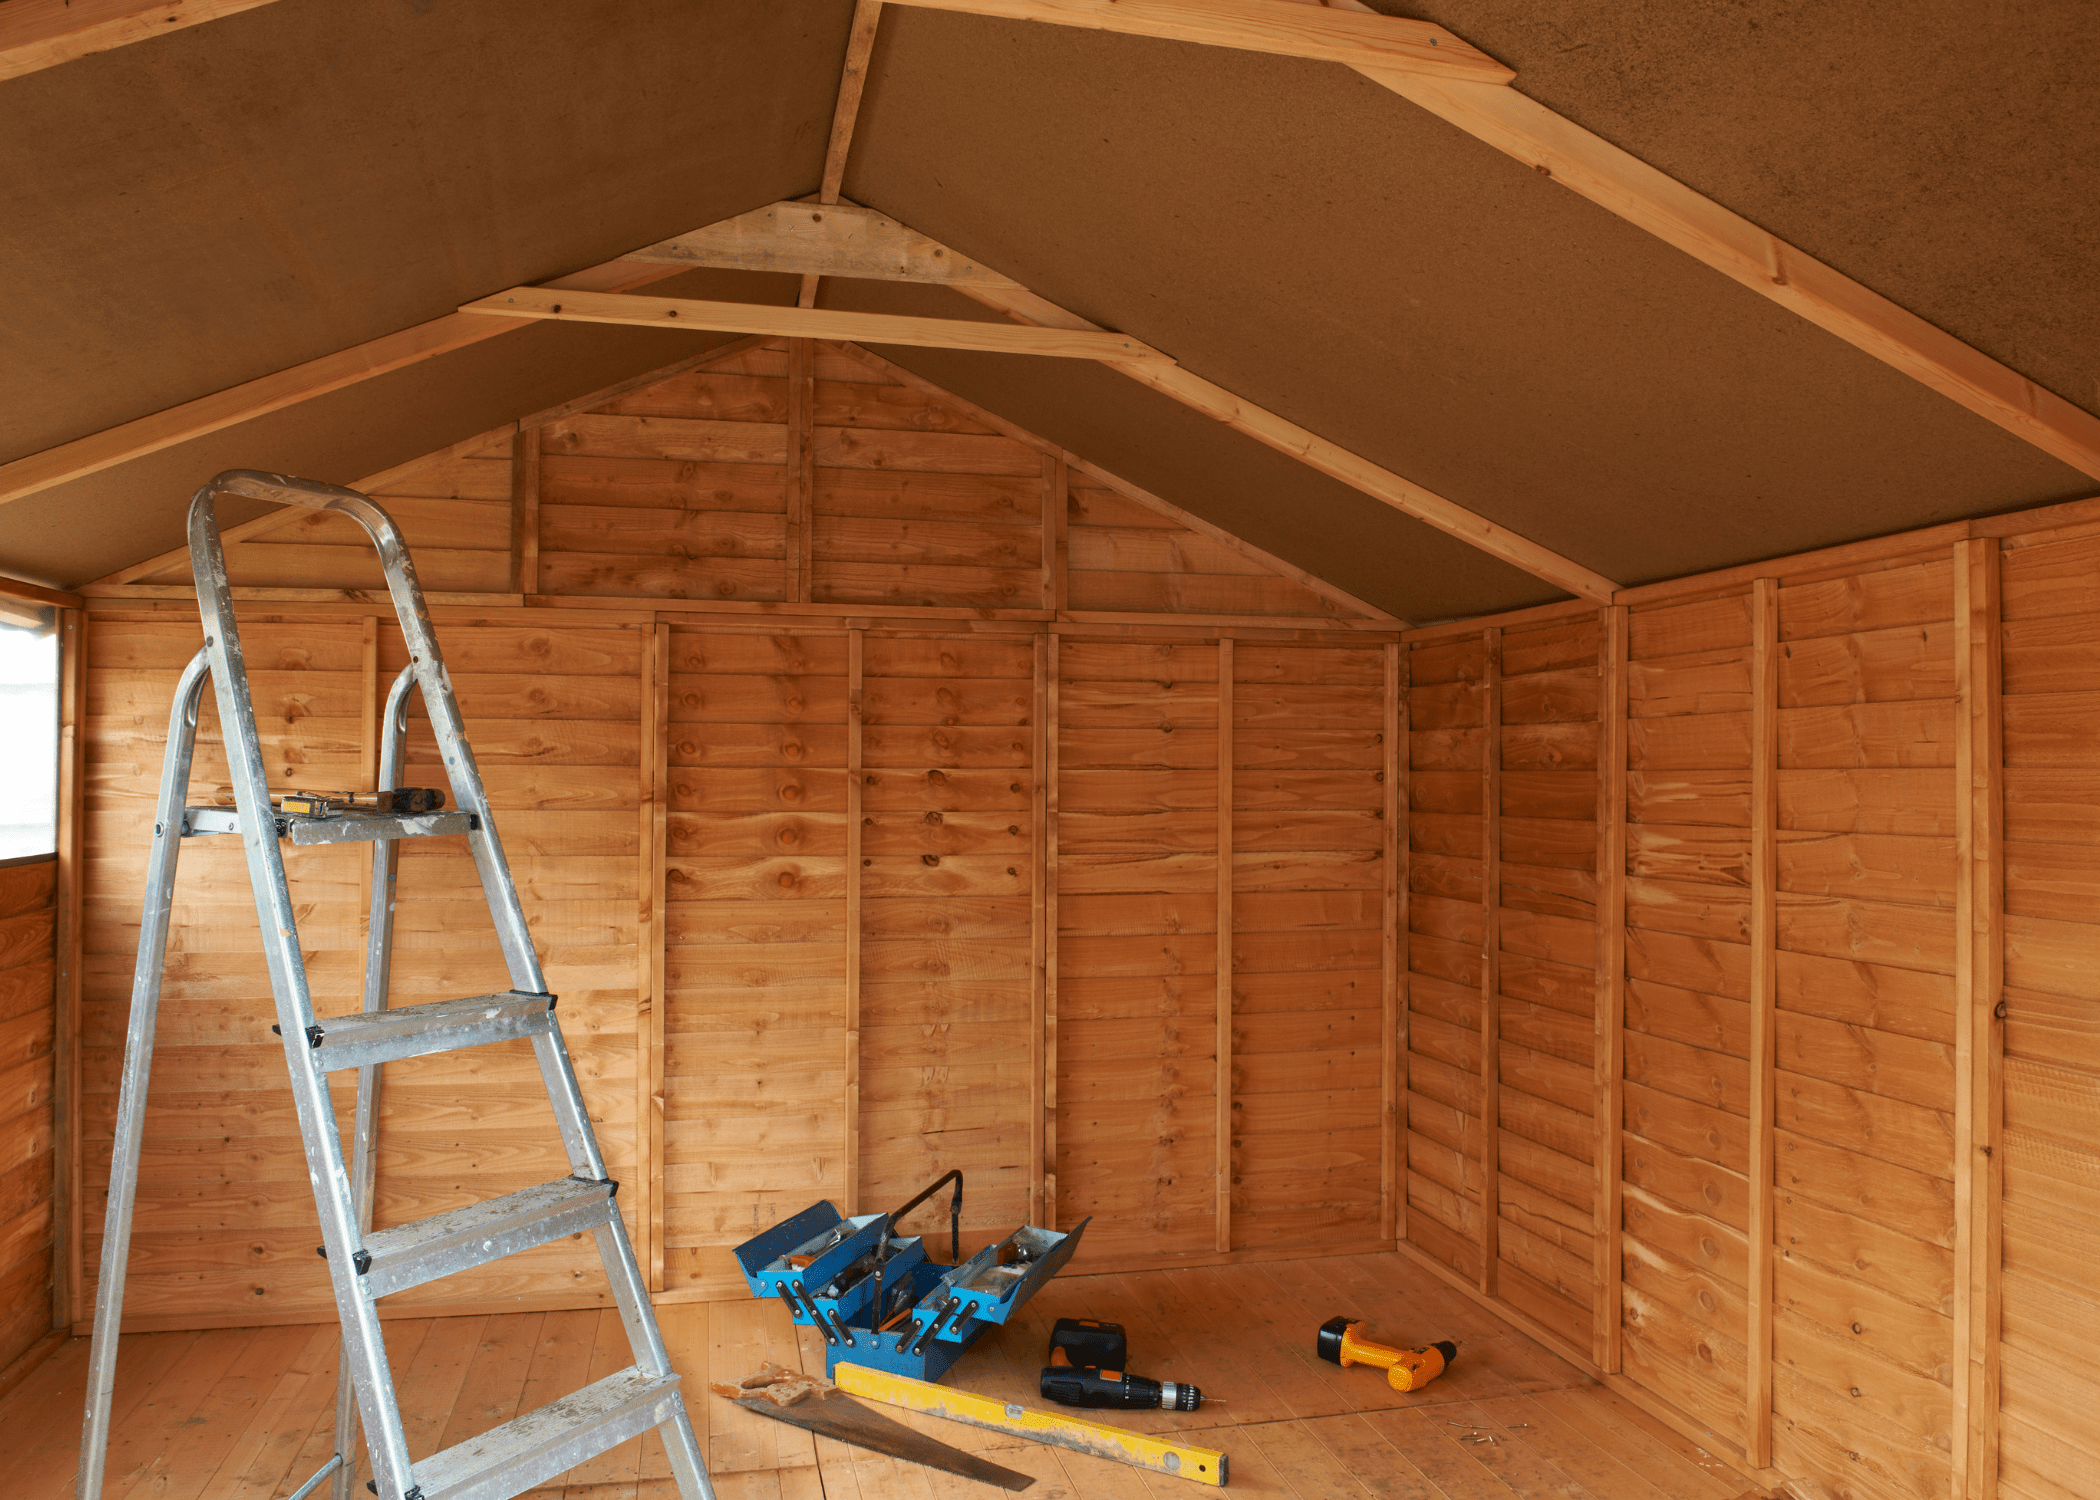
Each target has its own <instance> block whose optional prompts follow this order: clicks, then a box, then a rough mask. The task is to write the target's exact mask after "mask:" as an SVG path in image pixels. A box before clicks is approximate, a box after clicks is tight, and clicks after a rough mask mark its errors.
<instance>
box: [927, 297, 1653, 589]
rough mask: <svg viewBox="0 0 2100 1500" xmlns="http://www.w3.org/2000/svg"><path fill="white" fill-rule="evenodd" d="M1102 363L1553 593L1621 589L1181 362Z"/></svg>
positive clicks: (1070, 320)
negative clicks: (1452, 538)
mask: <svg viewBox="0 0 2100 1500" xmlns="http://www.w3.org/2000/svg"><path fill="white" fill-rule="evenodd" d="M956 290H957V291H959V292H961V293H963V294H964V295H965V296H967V297H970V298H973V299H975V300H976V301H978V302H982V303H983V304H984V305H985V306H986V307H992V308H997V309H998V310H999V311H1000V312H1003V313H1005V314H1006V315H1007V316H1008V317H1009V318H1012V319H1013V320H1014V321H1015V322H1018V323H1030V324H1034V325H1036V326H1038V327H1046V328H1070V329H1073V330H1075V331H1076V330H1079V329H1085V328H1092V327H1093V326H1094V325H1093V324H1092V323H1089V322H1088V321H1087V320H1086V319H1085V318H1082V317H1080V316H1079V315H1078V314H1077V313H1072V312H1067V311H1066V310H1065V309H1063V308H1061V307H1059V306H1058V305H1057V304H1056V303H1054V302H1051V301H1049V300H1048V299H1047V298H1044V297H1038V296H1037V295H1036V294H1035V293H1033V292H1030V291H1019V292H1013V291H1007V290H1005V289H1003V288H998V287H986V286H967V285H965V286H958V287H956ZM1105 363H1107V364H1109V365H1110V366H1112V367H1113V368H1115V369H1117V370H1121V371H1122V372H1123V373H1124V374H1125V375H1128V376H1129V377H1130V378H1131V379H1132V380H1135V381H1137V382H1138V383H1139V384H1140V385H1147V386H1150V387H1151V388H1152V389H1153V390H1155V391H1158V392H1159V393H1160V394H1161V395H1163V396H1171V397H1173V398H1174V399H1175V400H1176V401H1179V402H1180V403H1181V404H1182V405H1184V406H1192V407H1194V408H1195V409H1196V410H1197V411H1200V412H1202V413H1203V414H1204V415H1205V416H1207V417H1211V418H1214V419H1215V420H1217V421H1219V422H1222V423H1224V424H1225V425H1226V426H1227V427H1230V428H1231V429H1232V430H1233V431H1235V432H1238V433H1242V434H1244V435H1246V436H1247V437H1251V438H1253V439H1254V440H1255V441H1256V442H1259V443H1263V444H1266V445H1267V446H1268V447H1271V448H1274V449H1275V450H1276V451H1277V452H1279V453H1288V454H1289V455H1290V456H1291V457H1293V458H1295V459H1297V460H1298V461H1299V462H1300V463H1303V464H1306V465H1307V466H1309V467H1311V468H1314V469H1318V470H1319V471H1320V472H1321V473H1322V474H1325V475H1326V476H1327V477H1328V478H1330V479H1339V480H1340V481H1341V482H1342V483H1343V484H1346V485H1348V486H1349V487H1350V488H1352V489H1356V490H1361V491H1362V492H1363V493H1364V494H1366V495H1369V496H1370V497H1371V498H1372V499H1374V500H1379V501H1383V502H1384V503H1385V504H1387V505H1390V506H1392V507H1393V509H1395V510H1397V511H1400V512H1402V513H1403V514H1406V515H1410V516H1413V517H1414V518H1415V519H1416V520H1418V521H1423V522H1426V523H1428V524H1429V525H1431V526H1434V527H1435V528H1436V529H1437V530H1439V531H1442V532H1446V533H1448V534H1449V535H1451V536H1455V537H1457V538H1458V539H1459V540H1460V541H1462V542H1466V543H1469V544H1471V545H1472V546H1475V547H1478V548H1479V549H1480V550H1481V551H1482V552H1485V553H1487V554H1488V555H1489V556H1491V557H1496V558H1500V559H1501V560H1502V561H1503V562H1506V563H1508V564H1509V565H1510V566H1511V567H1514V568H1521V569H1522V570H1523V571H1524V572H1526V573H1529V574H1531V576H1532V577H1534V578H1539V579H1543V580H1545V581H1546V582H1547V583H1550V584H1552V585H1553V586H1554V587H1555V588H1562V589H1566V590H1567V591H1568V592H1569V593H1571V594H1574V595H1577V596H1578V597H1580V598H1584V599H1595V600H1598V601H1600V602H1604V603H1608V602H1610V600H1611V597H1612V594H1613V592H1614V591H1615V590H1616V589H1617V588H1618V585H1617V584H1616V583H1614V582H1612V580H1611V579H1609V578H1606V577H1605V576H1604V575H1603V574H1602V573H1598V572H1596V571H1594V570H1592V569H1589V568H1585V567H1584V566H1583V565H1582V564H1581V563H1578V562H1576V561H1575V560H1574V559H1573V558H1568V557H1563V556H1561V555H1560V554H1559V553H1558V552H1555V551H1553V550H1552V549H1551V548H1549V547H1542V546H1540V545H1539V544H1538V543H1537V542H1534V541H1532V540H1530V539H1529V538H1528V537H1521V536H1518V535H1517V534H1516V533H1515V532H1513V531H1511V530H1509V529H1508V528H1507V527H1504V526H1499V525H1497V524H1496V523H1495V522H1493V521H1490V520H1489V519H1488V518H1487V517H1485V516H1483V515H1480V514H1479V513H1478V512H1476V511H1470V510H1467V509H1466V508H1465V507H1464V506H1462V505H1460V504H1458V503H1457V502H1455V501H1452V500H1446V499H1445V498H1444V497H1443V496H1442V495H1439V494H1437V493H1436V492H1435V491H1433V490H1426V489H1424V488H1423V487H1422V486H1421V485H1419V484H1416V483H1414V482H1413V481H1412V480H1408V479H1403V478H1401V477H1400V476H1399V475H1398V474H1395V473H1394V472H1393V471H1392V470H1390V469H1384V468H1380V467H1379V466H1378V465H1377V464H1374V463H1372V462H1371V461H1370V460H1369V459H1367V458H1364V457H1362V456H1361V455H1359V454H1355V453H1352V452H1350V451H1349V450H1348V449H1347V448H1344V447H1343V446H1342V445H1341V444H1339V443H1334V442H1329V441H1328V440H1327V439H1326V438H1323V437H1321V436H1320V435H1319V434H1318V433H1315V432H1309V431H1307V430H1306V429H1305V428H1303V427H1300V426H1299V425H1298V424H1297V423H1295V422H1291V421H1287V420H1286V419H1284V418H1282V417H1279V416H1277V415H1276V413H1274V412H1272V411H1269V410H1268V409H1267V408H1265V407H1260V406H1256V405H1255V404H1254V403H1253V402H1251V401H1243V400H1241V399H1240V398H1239V397H1238V396H1235V395H1233V394H1232V392H1230V391H1228V390H1226V389H1225V388H1224V387H1223V386H1221V385H1216V384H1213V383H1212V382H1211V381H1208V380H1205V379H1204V378H1203V377H1202V376H1200V375H1196V374H1193V373H1191V372H1190V371H1188V370H1184V369H1182V368H1181V367H1180V366H1179V365H1141V364H1128V363H1124V362H1121V361H1117V360H1109V361H1105Z"/></svg>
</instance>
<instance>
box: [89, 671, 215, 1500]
mask: <svg viewBox="0 0 2100 1500" xmlns="http://www.w3.org/2000/svg"><path fill="white" fill-rule="evenodd" d="M210 671H211V658H210V654H209V653H208V652H206V651H205V650H203V649H202V648H200V649H199V650H198V652H197V654H196V655H195V656H193V657H191V658H190V663H189V665H188V666H186V667H184V668H183V669H182V676H181V677H180V678H179V679H178V680H177V681H176V684H175V702H174V706H173V707H172V708H171V709H170V710H169V713H168V744H167V749H166V750H165V751H164V752H163V754H162V758H161V772H160V796H159V798H158V799H157V800H156V801H155V803H154V807H153V844H152V848H151V851H150V852H149V853H148V855H147V857H146V896H145V909H144V912H143V913H142V915H141V916H140V918H139V953H138V964H137V967H136V968H134V969H133V970H132V975H131V1016H130V1021H129V1024H128V1026H127V1028H126V1033H125V1037H124V1075H123V1081H122V1083H121V1084H120V1085H119V1087H118V1093H117V1124H116V1140H115V1142H114V1146H113V1150H112V1154H111V1157H110V1167H109V1200H108V1203H107V1204H106V1206H105V1207H104V1209H103V1217H102V1273H101V1277H100V1280H99V1283H98V1284H97V1286H96V1288H95V1336H94V1339H93V1341H92V1343H91V1344H90V1345H89V1353H88V1395H87V1421H86V1424H85V1426H84V1427H83V1428H82V1431H81V1435H80V1477H79V1482H78V1494H79V1500H101V1495H102V1471H103V1465H104V1463H105V1462H106V1460H107V1458H108V1455H109V1409H110V1398H111V1396H112V1395H113V1393H114V1392H115V1390H116V1384H117V1343H118V1338H119V1336H120V1333H121V1330H122V1322H123V1312H124V1271H125V1262H126V1261H127V1259H128V1258H129V1256H130V1253H131V1212H132V1206H133V1202H134V1199H135V1197H136V1194H137V1191H138V1178H139V1147H140V1143H141V1141H142V1140H143V1139H144V1135H145V1128H146V1089H147V1084H148V1081H149V1079H150V1078H151V1076H152V1071H153V1029H154V1025H155V1022H156V1021H157V1020H158V1018H159V1011H160V987H161V976H162V974H163V972H164V968H165V965H166V963H167V954H168V925H169V916H170V913H171V911H172V910H173V908H174V905H175V862H176V860H177V859H178V858H179V857H180V855H181V853H182V826H183V804H184V803H185V802H186V801H187V800H188V796H189V785H190V762H191V760H192V758H193V757H194V755H195V752H196V748H197V706H198V702H199V700H200V699H201V698H202V697H203V694H204V679H205V677H206V676H207V675H208V674H209V673H210Z"/></svg>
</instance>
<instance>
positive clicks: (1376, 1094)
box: [1221, 642, 1390, 1249]
mask: <svg viewBox="0 0 2100 1500" xmlns="http://www.w3.org/2000/svg"><path fill="white" fill-rule="evenodd" d="M1226 659H1227V660H1228V661H1229V662H1230V664H1231V668H1232V671H1231V674H1230V680H1231V683H1232V692H1231V708H1232V712H1231V716H1230V720H1229V722H1230V726H1231V743H1230V744H1228V745H1226V746H1225V747H1223V750H1222V753H1221V761H1222V762H1225V763H1229V764H1230V766H1231V768H1232V774H1231V792H1232V795H1231V814H1232V816H1231V858H1230V860H1229V862H1226V861H1221V863H1223V864H1226V865H1227V866H1228V867H1229V869H1230V872H1231V903H1230V923H1229V925H1228V927H1227V929H1226V931H1227V932H1228V935H1229V938H1230V942H1229V945H1227V946H1228V947H1229V953H1230V959H1231V964H1230V974H1229V976H1228V977H1229V986H1228V993H1229V994H1230V996H1231V1001H1232V1013H1231V1058H1230V1061H1231V1068H1230V1072H1229V1075H1228V1077H1229V1090H1230V1103H1231V1122H1232V1155H1231V1172H1232V1194H1231V1209H1230V1218H1231V1243H1230V1246H1229V1248H1247V1249H1268V1248H1275V1247H1280V1246H1296V1245H1305V1244H1308V1243H1315V1242H1317V1241H1319V1240H1327V1241H1329V1242H1332V1243H1336V1244H1341V1243H1346V1242H1350V1241H1360V1240H1375V1239H1378V1238H1381V1237H1382V1235H1381V1230H1380V1223H1381V1218H1382V1214H1383V1210H1384V1207H1385V1199H1386V1184H1385V1179H1384V1172H1385V1170H1386V1163H1385V1160H1384V1153H1383V1142H1384V1125H1383V1121H1384V1117H1385V1110H1386V1101H1385V1080H1384V1070H1385V1053H1384V1048H1383V1043H1382V1037H1381V1033H1382V1031H1383V1029H1384V1027H1385V1025H1386V1024H1387V1020H1386V1008H1385V1002H1386V985H1387V977H1386V973H1385V968H1384V946H1385V944H1384V929H1385V923H1386V921H1387V914H1386V902H1385V889H1386V870H1387V867H1388V865H1389V863H1390V851H1389V849H1388V847H1387V842H1386V835H1385V827H1386V825H1385V815H1386V814H1385V787H1384V785H1383V783H1384V780H1385V776H1386V753H1385V744H1384V741H1385V729H1386V680H1385V679H1386V672H1385V650H1384V648H1383V647H1382V646H1378V645H1365V646H1360V647H1346V646H1343V647H1307V646H1275V645H1266V644H1260V643H1256V642H1244V643H1235V644H1234V646H1233V648H1232V649H1231V650H1230V652H1229V653H1228V654H1227V658H1226Z"/></svg>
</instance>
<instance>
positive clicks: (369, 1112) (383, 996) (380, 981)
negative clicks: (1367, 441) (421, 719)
mask: <svg viewBox="0 0 2100 1500" xmlns="http://www.w3.org/2000/svg"><path fill="white" fill-rule="evenodd" d="M414 683H415V674H414V672H413V670H412V669H411V668H408V667H403V668H402V669H401V675H400V676H398V677H396V678H395V679H394V685H393V688H392V689H391V690H390V691H389V692H388V693H387V697H386V717H385V718H384V719H383V720H382V721H381V730H380V742H379V786H380V788H381V789H385V788H387V787H392V786H396V785H398V784H399V780H400V776H401V770H402V762H403V761H404V760H405V759H406V758H407V756H406V752H407V741H408V690H409V688H410V687H411V686H413V685H414ZM400 868H401V843H400V840H398V839H379V840H375V841H374V843H373V845H372V900H371V909H370V914H369V919H368V921H367V923H366V932H365V982H364V1011H365V1013H366V1014H368V1015H369V1014H370V1013H372V1012H373V1011H381V1010H385V1009H386V1008H387V993H388V990H389V987H390V986H391V984H392V982H393V970H394V893H395V887H396V884H397V881H398V879H399V875H400ZM379 1088H380V1079H379V1068H378V1066H377V1065H374V1066H371V1067H364V1068H359V1069H358V1070H357V1110H356V1113H355V1116H354V1119H355V1122H356V1123H355V1125H354V1127H353V1129H352V1134H351V1152H350V1162H351V1166H350V1183H351V1186H352V1187H353V1188H354V1189H355V1190H356V1197H357V1227H358V1229H359V1230H360V1231H369V1230H370V1229H371V1227H372V1198H373V1191H374V1175H375V1172H376V1170H377V1162H378V1156H377V1145H378V1142H377V1135H376V1133H377V1130H378V1122H379Z"/></svg>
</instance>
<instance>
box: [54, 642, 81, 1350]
mask: <svg viewBox="0 0 2100 1500" xmlns="http://www.w3.org/2000/svg"><path fill="white" fill-rule="evenodd" d="M87 620H88V617H87V614H86V612H85V611H83V610H77V609H62V610H60V611H59V612H58V827H57V830H56V835H57V836H56V840H55V842H56V843H57V846H58V931H57V956H58V985H57V994H56V995H55V996H54V997H53V999H54V1001H55V1002H56V1009H57V1012H58V1014H57V1031H56V1036H55V1038H54V1041H53V1046H52V1053H53V1055H52V1059H51V1061H52V1082H53V1090H52V1091H53V1093H54V1095H55V1096H56V1097H55V1098H54V1099H53V1100H52V1111H51V1120H52V1135H53V1140H52V1148H53V1159H52V1174H53V1183H52V1196H53V1199H54V1201H53V1203H52V1217H51V1225H52V1238H53V1241H54V1244H53V1246H52V1252H53V1253H52V1257H51V1272H52V1275H51V1324H52V1326H53V1327H54V1328H69V1327H71V1326H72V1325H73V1324H74V1323H75V1322H77V1321H79V1320H80V1318H81V1317H82V1316H83V1315H84V1314H85V1312H86V1308H87V1296H86V1290H85V1282H86V1276H87V1262H86V1246H87V1239H86V1228H87V1212H86V1210H87V1193H86V1163H85V1162H84V1161H83V1160H82V1158H81V1151H80V1130H81V1100H80V1089H81V1068H80V1026H81V1013H80V980H81V963H82V954H83V951H84V950H85V948H86V938H87V921H86V915H85V912H84V910H83V900H84V897H85V893H86V884H85V878H84V877H85V861H84V860H83V858H82V830H83V828H84V826H85V821H86V820H85V811H86V789H87V774H86V765H85V762H84V760H83V757H84V755H85V753H86V734H85V729H84V724H85V719H86V714H87V668H88V659H87V644H88V641H87V635H88V631H87Z"/></svg>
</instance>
